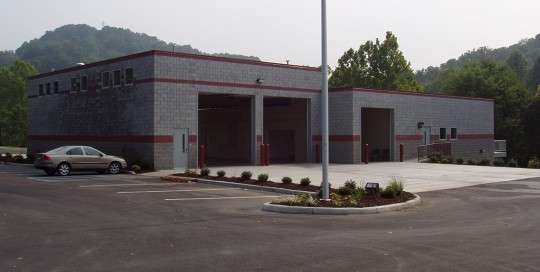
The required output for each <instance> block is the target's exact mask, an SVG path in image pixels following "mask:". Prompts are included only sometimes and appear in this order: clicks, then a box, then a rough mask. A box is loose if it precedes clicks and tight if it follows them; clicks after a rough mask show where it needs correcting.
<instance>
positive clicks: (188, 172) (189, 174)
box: [184, 169, 197, 177]
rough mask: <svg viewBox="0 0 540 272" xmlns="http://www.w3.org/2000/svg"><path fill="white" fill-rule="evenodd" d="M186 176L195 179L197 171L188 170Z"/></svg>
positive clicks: (185, 172)
mask: <svg viewBox="0 0 540 272" xmlns="http://www.w3.org/2000/svg"><path fill="white" fill-rule="evenodd" d="M184 175H186V176H190V177H193V176H196V175H197V172H195V171H193V170H191V169H186V171H184Z"/></svg>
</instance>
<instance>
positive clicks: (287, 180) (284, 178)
mask: <svg viewBox="0 0 540 272" xmlns="http://www.w3.org/2000/svg"><path fill="white" fill-rule="evenodd" d="M281 182H283V184H291V183H292V178H290V177H283V178H282V179H281Z"/></svg>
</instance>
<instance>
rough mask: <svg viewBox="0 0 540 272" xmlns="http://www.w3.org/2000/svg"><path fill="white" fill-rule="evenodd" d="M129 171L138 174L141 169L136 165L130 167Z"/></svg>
mask: <svg viewBox="0 0 540 272" xmlns="http://www.w3.org/2000/svg"><path fill="white" fill-rule="evenodd" d="M131 171H133V172H135V173H140V172H141V171H142V167H140V166H139V165H137V164H133V165H131Z"/></svg>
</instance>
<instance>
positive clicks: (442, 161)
mask: <svg viewBox="0 0 540 272" xmlns="http://www.w3.org/2000/svg"><path fill="white" fill-rule="evenodd" d="M441 163H442V164H449V163H451V162H450V158H447V157H443V158H442V159H441Z"/></svg>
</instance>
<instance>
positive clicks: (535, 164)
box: [527, 157, 540, 169]
mask: <svg viewBox="0 0 540 272" xmlns="http://www.w3.org/2000/svg"><path fill="white" fill-rule="evenodd" d="M527 167H528V168H534V169H540V160H539V159H538V158H536V157H534V158H532V159H530V160H529V163H528V164H527Z"/></svg>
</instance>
